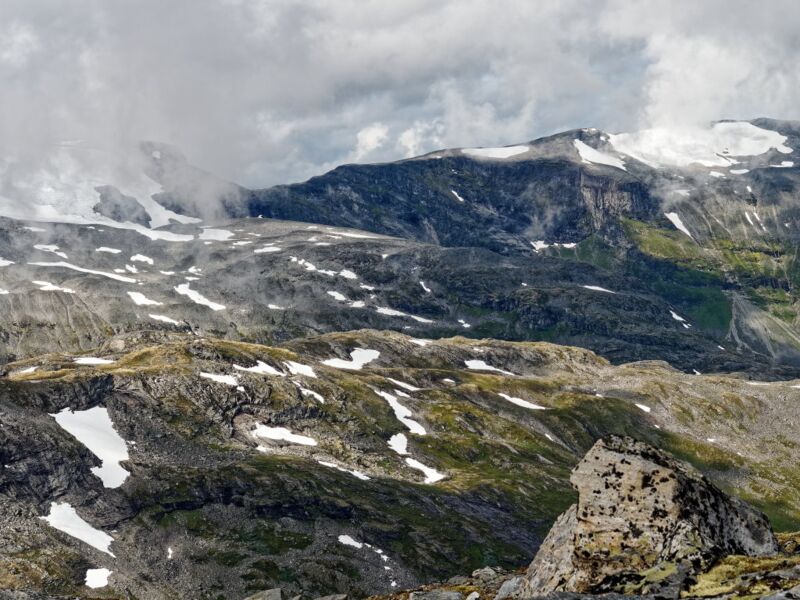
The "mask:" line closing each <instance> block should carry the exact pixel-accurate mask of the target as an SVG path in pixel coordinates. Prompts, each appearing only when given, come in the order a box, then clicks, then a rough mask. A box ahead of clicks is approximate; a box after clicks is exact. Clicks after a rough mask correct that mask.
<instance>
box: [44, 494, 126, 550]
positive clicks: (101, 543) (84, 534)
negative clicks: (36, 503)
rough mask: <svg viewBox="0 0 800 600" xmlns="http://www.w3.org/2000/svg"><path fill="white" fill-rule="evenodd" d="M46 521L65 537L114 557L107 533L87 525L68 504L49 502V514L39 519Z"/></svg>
mask: <svg viewBox="0 0 800 600" xmlns="http://www.w3.org/2000/svg"><path fill="white" fill-rule="evenodd" d="M39 518H40V519H42V520H43V521H47V523H48V524H49V525H50V527H54V528H55V529H58V530H59V531H63V532H64V533H66V534H67V535H69V536H71V537H74V538H76V539H79V540H80V541H82V542H83V543H85V544H88V545H89V546H91V547H92V548H96V549H97V550H99V551H100V552H105V553H106V554H108V555H109V556H114V555H113V554H112V553H111V551H110V550H109V549H108V547H109V546H110V545H111V542H113V541H114V538H112V537H111V536H110V535H108V534H107V533H105V532H103V531H100V530H99V529H95V528H94V527H92V526H91V525H89V523H87V522H86V521H84V520H83V519H81V517H80V516H79V515H78V513H77V512H75V509H74V508H72V506H71V505H70V504H69V503H68V502H51V503H50V514H48V515H47V516H46V517H39Z"/></svg>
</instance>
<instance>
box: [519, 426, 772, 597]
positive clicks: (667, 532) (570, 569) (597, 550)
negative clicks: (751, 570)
mask: <svg viewBox="0 0 800 600" xmlns="http://www.w3.org/2000/svg"><path fill="white" fill-rule="evenodd" d="M570 481H571V482H572V485H573V486H574V487H575V489H576V490H577V491H578V502H577V504H573V505H572V506H571V507H570V508H569V509H568V510H567V511H566V512H565V513H564V514H563V515H561V516H560V517H559V519H558V520H557V521H556V523H555V525H554V526H553V528H552V529H551V530H550V533H549V535H548V536H547V538H546V540H545V542H544V544H543V545H542V547H541V549H540V550H539V552H538V554H537V555H536V558H535V559H534V561H533V563H531V566H530V568H529V569H528V573H527V575H526V580H525V582H524V585H523V589H522V595H523V596H534V595H539V594H542V593H547V592H554V591H568V592H600V591H619V592H623V591H629V589H630V588H638V589H643V590H644V591H651V588H654V589H658V588H661V587H663V586H665V585H678V584H680V583H682V582H683V580H684V579H685V578H686V577H687V576H688V575H690V574H695V573H698V572H701V571H704V570H706V569H707V568H708V567H709V566H710V565H711V564H712V563H713V562H714V561H716V560H717V559H719V558H721V557H723V556H727V555H730V554H739V555H746V556H765V555H770V554H775V553H776V552H777V551H778V543H777V540H776V539H775V536H774V534H773V533H772V529H771V527H770V524H769V521H768V520H767V518H766V517H765V516H764V515H763V514H762V513H761V512H759V511H757V510H756V509H754V508H752V507H751V506H749V505H747V504H746V503H744V502H742V501H741V500H738V499H736V498H732V497H730V496H728V495H727V494H725V493H723V492H722V491H720V490H719V489H717V488H716V487H715V486H714V485H713V484H711V483H710V482H709V481H708V480H707V479H706V478H705V477H703V476H702V475H701V474H699V473H698V472H697V471H695V470H694V469H693V468H691V467H690V466H688V465H686V464H684V463H681V462H679V461H677V460H675V459H674V458H673V457H671V456H669V455H668V454H666V453H664V452H662V451H660V450H657V449H655V448H653V447H651V446H648V445H647V444H643V443H641V442H637V441H635V440H633V439H631V438H627V437H619V436H608V437H606V438H604V439H601V440H599V441H598V442H597V443H596V444H595V445H594V446H593V447H592V449H591V450H590V451H589V452H588V453H587V454H586V457H585V458H584V459H583V460H582V461H581V462H580V463H579V464H578V466H577V467H576V468H575V469H574V470H573V472H572V476H571V477H570Z"/></svg>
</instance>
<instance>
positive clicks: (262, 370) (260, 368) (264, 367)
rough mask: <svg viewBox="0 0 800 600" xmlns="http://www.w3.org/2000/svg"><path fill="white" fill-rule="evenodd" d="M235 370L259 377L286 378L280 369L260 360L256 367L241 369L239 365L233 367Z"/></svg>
mask: <svg viewBox="0 0 800 600" xmlns="http://www.w3.org/2000/svg"><path fill="white" fill-rule="evenodd" d="M233 368H234V369H236V370H238V371H246V372H247V373H257V374H259V375H275V376H277V377H283V376H284V374H283V373H282V372H280V371H279V370H278V369H276V368H275V367H273V366H271V365H268V364H267V363H265V362H262V361H260V360H259V361H257V362H256V365H255V366H254V367H241V366H239V365H233Z"/></svg>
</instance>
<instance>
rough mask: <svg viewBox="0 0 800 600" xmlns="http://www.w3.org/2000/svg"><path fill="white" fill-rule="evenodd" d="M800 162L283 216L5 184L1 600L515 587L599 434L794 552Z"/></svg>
mask: <svg viewBox="0 0 800 600" xmlns="http://www.w3.org/2000/svg"><path fill="white" fill-rule="evenodd" d="M798 151H800V123H794V122H786V121H776V120H771V119H757V120H754V121H720V122H717V123H713V124H710V125H709V126H708V127H703V128H692V129H685V130H663V129H654V130H646V131H640V132H634V133H627V134H607V133H604V132H602V131H599V130H596V129H580V130H573V131H567V132H564V133H559V134H556V135H553V136H550V137H546V138H542V139H538V140H534V141H530V142H526V143H519V144H515V145H513V146H506V147H499V148H460V149H449V150H440V151H436V152H432V153H429V154H426V155H423V156H419V157H415V158H411V159H407V160H402V161H398V162H393V163H385V164H359V165H343V166H340V167H338V168H336V169H334V170H333V171H330V172H329V173H326V174H323V175H320V176H318V177H314V178H312V179H310V180H309V181H307V182H304V183H297V184H291V185H281V186H276V187H272V188H269V189H262V190H258V189H247V188H246V187H244V186H240V185H237V184H235V183H231V182H227V181H224V180H223V179H220V178H218V177H215V176H214V175H212V174H211V173H208V172H206V171H204V170H202V169H199V168H197V167H195V166H192V165H191V164H190V163H189V162H188V161H187V159H186V158H185V157H184V156H183V154H182V153H181V152H180V151H179V150H177V149H175V148H173V147H170V146H168V145H165V144H160V143H155V142H144V143H142V144H140V145H139V146H138V147H136V148H135V149H133V150H132V151H131V152H130V153H127V154H121V153H109V152H107V151H104V150H102V149H100V148H96V147H89V146H88V145H86V144H83V143H80V142H74V143H65V144H61V145H59V146H58V147H56V148H55V149H54V150H53V153H52V154H51V156H50V157H49V159H48V162H47V167H46V168H42V169H38V170H37V171H36V172H35V173H34V174H32V173H31V172H30V171H27V170H24V169H21V168H19V167H15V166H14V163H13V161H10V162H6V163H4V166H3V169H4V170H3V171H0V182H2V185H0V390H2V392H0V423H2V427H0V465H2V467H3V468H2V469H0V503H2V511H3V514H4V515H6V516H5V518H4V519H3V520H2V522H0V589H7V590H13V593H14V594H16V595H13V596H9V597H14V598H43V597H44V598H50V597H54V598H67V597H69V598H72V597H85V598H94V597H97V598H101V597H102V598H134V597H135V598H148V599H149V598H152V599H161V598H172V597H191V598H209V599H211V598H244V597H245V596H246V595H248V594H251V593H253V592H257V591H258V590H265V589H269V588H271V587H275V586H277V585H280V586H281V587H283V588H285V589H286V590H287V591H290V592H291V593H294V594H304V595H306V596H309V597H314V596H323V595H326V594H332V593H348V594H350V595H351V596H353V597H362V596H368V595H372V594H378V593H383V594H387V593H391V592H393V591H395V590H399V589H402V588H409V587H414V586H417V585H419V584H420V583H424V582H426V581H435V580H443V579H446V578H448V577H452V576H455V575H459V574H463V573H466V572H469V571H471V570H474V569H476V568H479V567H484V566H486V565H495V566H499V567H502V568H505V569H513V568H517V567H520V566H523V565H525V564H527V563H528V562H530V559H531V558H532V556H533V555H534V554H535V553H536V550H537V549H538V548H539V546H540V544H541V543H542V540H543V539H544V536H545V535H546V534H547V531H548V529H549V528H550V526H551V525H552V524H553V522H554V521H555V519H556V517H557V516H558V515H559V514H561V513H562V512H563V511H564V510H565V509H566V508H567V507H568V506H569V505H570V504H572V503H573V501H574V500H575V498H574V491H573V490H572V488H571V486H570V484H569V473H570V470H571V469H572V468H573V467H574V466H575V465H576V464H578V462H579V461H580V459H581V458H582V457H583V456H584V454H585V453H586V452H587V451H588V450H589V449H590V448H591V447H592V446H593V444H594V443H595V441H596V440H597V439H599V438H601V437H603V436H606V435H608V434H622V435H628V436H632V437H635V438H637V439H639V440H642V441H644V442H647V443H649V444H651V445H653V446H655V447H657V448H660V449H663V450H666V451H669V452H672V453H673V454H676V455H677V456H679V457H680V458H682V459H684V460H687V461H689V462H690V463H692V464H693V465H694V466H695V467H697V468H698V469H699V470H700V471H702V472H703V473H704V474H705V475H706V476H707V477H708V478H709V480H711V481H713V483H714V484H715V485H717V486H718V487H719V488H721V489H723V490H725V491H727V492H729V493H734V494H736V495H737V496H739V497H740V498H743V499H745V500H747V501H748V502H751V503H752V504H753V505H755V506H756V507H758V508H759V509H761V510H762V511H764V512H765V513H766V514H767V515H768V516H769V518H770V519H771V520H772V523H773V526H774V527H776V528H777V529H780V530H792V529H796V528H797V526H798V524H800V495H798V490H800V487H798V486H797V485H796V483H797V481H796V480H797V475H796V473H795V467H794V465H795V463H796V461H797V459H798V456H797V451H798V449H797V445H796V444H795V443H794V441H793V440H792V439H791V435H790V433H789V432H791V431H792V429H793V428H794V427H795V426H796V422H797V420H798V418H800V410H798V408H797V406H796V404H797V402H796V400H797V398H798V393H800V392H798V391H797V390H798V388H800V330H798V326H797V324H798V311H800V305H798V296H797V291H796V288H795V284H796V281H797V279H798V276H800V266H798V265H797V247H798V238H800V205H798V202H797V198H798V197H800V170H798V168H800V157H797V156H795V155H796V153H797V152H798ZM795 164H797V167H796V166H795ZM9 165H11V166H9ZM100 571H102V573H100ZM105 571H108V573H105ZM90 572H92V573H93V574H94V575H93V577H100V579H101V580H102V581H101V583H102V582H105V583H103V585H99V584H98V585H91V586H87V585H86V584H87V582H89V579H88V577H89V573H90ZM103 575H104V576H105V579H103V577H102V576H103ZM109 577H110V578H109ZM92 583H94V580H93V581H92ZM9 593H12V592H11V591H9Z"/></svg>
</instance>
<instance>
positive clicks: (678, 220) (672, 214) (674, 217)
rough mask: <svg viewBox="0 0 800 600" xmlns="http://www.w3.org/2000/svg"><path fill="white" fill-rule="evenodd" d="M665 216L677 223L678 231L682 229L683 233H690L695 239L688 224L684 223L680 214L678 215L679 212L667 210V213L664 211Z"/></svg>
mask: <svg viewBox="0 0 800 600" xmlns="http://www.w3.org/2000/svg"><path fill="white" fill-rule="evenodd" d="M664 216H665V217H667V219H669V220H670V223H672V224H673V225H675V229H677V230H678V231H682V232H683V233H685V234H686V235H688V236H689V237H690V238H692V239H694V237H692V234H691V233H689V230H688V229H687V228H686V225H684V224H683V221H681V218H680V216H678V213H676V212H667V213H664Z"/></svg>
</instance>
